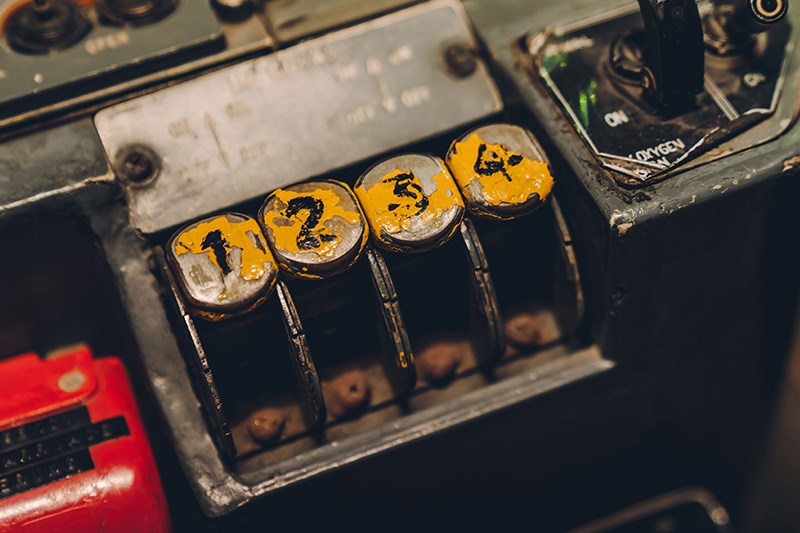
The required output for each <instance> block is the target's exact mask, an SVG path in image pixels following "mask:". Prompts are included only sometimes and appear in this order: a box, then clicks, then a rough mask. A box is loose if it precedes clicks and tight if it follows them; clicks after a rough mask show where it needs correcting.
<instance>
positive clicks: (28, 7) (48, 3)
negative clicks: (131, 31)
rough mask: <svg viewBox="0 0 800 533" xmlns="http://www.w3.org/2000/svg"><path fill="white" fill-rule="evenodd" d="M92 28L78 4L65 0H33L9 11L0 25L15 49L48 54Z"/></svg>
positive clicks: (72, 42)
mask: <svg viewBox="0 0 800 533" xmlns="http://www.w3.org/2000/svg"><path fill="white" fill-rule="evenodd" d="M90 29H91V24H90V23H89V21H88V20H87V19H86V17H85V16H84V15H83V12H82V11H81V10H80V8H79V7H78V6H77V5H76V4H74V3H72V2H70V1H68V0H33V1H31V2H27V3H24V4H22V5H21V6H20V7H19V8H17V9H16V10H15V11H13V12H12V13H11V15H9V17H8V19H7V22H6V24H5V27H4V28H3V30H4V32H5V34H6V36H7V38H8V44H9V45H10V46H11V48H13V49H14V50H15V51H17V52H21V53H25V54H47V53H49V52H51V51H53V50H63V49H65V48H69V47H70V46H72V45H74V44H76V43H77V42H78V41H80V40H81V39H83V37H84V36H85V35H86V34H87V33H88V32H89V30H90Z"/></svg>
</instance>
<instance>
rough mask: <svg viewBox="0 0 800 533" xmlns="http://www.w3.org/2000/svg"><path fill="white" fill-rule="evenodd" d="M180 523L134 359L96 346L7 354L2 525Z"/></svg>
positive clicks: (147, 527) (1, 433)
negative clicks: (143, 414) (143, 409)
mask: <svg viewBox="0 0 800 533" xmlns="http://www.w3.org/2000/svg"><path fill="white" fill-rule="evenodd" d="M11 531H14V532H20V531H24V532H39V531H41V532H47V533H51V532H56V531H57V532H73V531H74V532H81V533H83V532H90V531H114V532H128V531H130V532H133V531H136V532H141V531H147V532H166V531H171V526H170V521H169V513H168V510H167V504H166V500H165V498H164V491H163V489H162V487H161V480H160V479H159V476H158V471H157V470H156V465H155V461H154V459H153V453H152V451H151V449H150V444H149V443H148V441H147V435H146V434H145V431H144V426H143V424H142V421H141V418H140V416H139V410H138V408H137V407H136V401H135V399H134V396H133V392H132V390H131V385H130V381H129V380H128V376H127V374H126V372H125V368H124V367H123V366H122V363H121V362H120V360H119V359H117V358H115V357H103V358H100V359H94V358H93V357H92V354H91V352H90V351H89V350H88V349H87V348H78V349H75V350H73V351H71V352H69V353H66V354H64V355H59V356H57V357H52V358H48V359H42V358H40V357H39V356H38V355H36V354H24V355H20V356H17V357H13V358H11V359H6V360H3V361H0V532H3V533H4V532H11Z"/></svg>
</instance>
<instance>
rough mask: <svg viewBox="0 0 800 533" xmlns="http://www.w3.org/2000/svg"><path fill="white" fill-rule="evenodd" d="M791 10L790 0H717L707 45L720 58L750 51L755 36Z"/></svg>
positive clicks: (708, 24)
mask: <svg viewBox="0 0 800 533" xmlns="http://www.w3.org/2000/svg"><path fill="white" fill-rule="evenodd" d="M788 10H789V0H716V1H715V2H714V8H713V9H712V10H711V14H710V15H709V16H707V17H706V20H705V23H706V45H707V46H708V48H709V49H710V50H711V51H712V52H714V53H716V54H717V55H731V54H737V53H742V52H745V51H747V50H749V49H750V48H751V47H752V45H753V43H754V42H755V39H754V38H753V37H754V35H755V34H758V33H761V32H764V31H767V30H769V29H770V28H773V27H774V26H775V25H776V24H778V23H779V22H780V21H782V20H783V18H784V17H785V16H786V12H787V11H788Z"/></svg>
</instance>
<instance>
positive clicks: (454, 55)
mask: <svg viewBox="0 0 800 533" xmlns="http://www.w3.org/2000/svg"><path fill="white" fill-rule="evenodd" d="M444 62H445V64H446V65H447V69H448V70H449V71H450V73H451V74H453V75H454V76H456V77H459V78H466V77H468V76H471V75H472V73H473V72H475V69H476V68H478V60H477V58H476V57H475V52H474V51H473V50H471V49H470V48H467V47H466V46H464V45H462V44H452V45H450V46H448V47H447V48H445V50H444Z"/></svg>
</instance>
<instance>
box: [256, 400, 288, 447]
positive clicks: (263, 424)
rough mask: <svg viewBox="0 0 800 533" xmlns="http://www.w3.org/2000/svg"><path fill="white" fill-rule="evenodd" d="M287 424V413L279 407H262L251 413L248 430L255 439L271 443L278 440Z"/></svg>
mask: <svg viewBox="0 0 800 533" xmlns="http://www.w3.org/2000/svg"><path fill="white" fill-rule="evenodd" d="M285 426H286V415H285V414H284V413H283V412H281V411H279V410H278V409H270V408H267V409H261V410H259V411H256V412H255V413H253V414H252V415H250V419H249V420H248V421H247V432H248V433H249V434H250V436H251V437H252V438H253V440H254V441H256V442H259V443H261V444H270V443H273V442H275V441H276V440H278V439H279V438H280V436H281V433H283V428H284V427H285Z"/></svg>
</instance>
